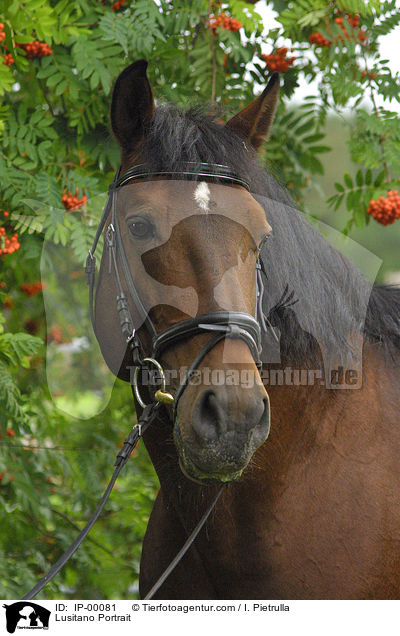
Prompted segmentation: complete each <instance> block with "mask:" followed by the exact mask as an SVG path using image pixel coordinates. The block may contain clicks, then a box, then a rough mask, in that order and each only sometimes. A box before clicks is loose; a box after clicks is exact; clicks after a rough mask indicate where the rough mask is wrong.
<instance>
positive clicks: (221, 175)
mask: <svg viewBox="0 0 400 636" xmlns="http://www.w3.org/2000/svg"><path fill="white" fill-rule="evenodd" d="M149 177H159V178H163V179H168V178H174V179H189V180H199V179H202V180H204V179H207V180H208V181H214V182H222V183H229V184H233V185H240V186H242V187H244V188H246V189H247V190H250V187H249V184H248V183H247V182H246V181H245V180H243V179H242V178H241V177H239V176H237V175H235V174H234V173H233V172H232V171H231V169H230V168H229V167H228V166H223V165H218V164H208V163H196V164H194V163H190V162H188V163H186V164H185V165H184V167H183V169H182V170H181V171H179V172H173V171H151V170H149V168H148V167H147V166H146V165H145V164H141V165H139V166H135V167H134V168H130V169H129V170H127V171H126V172H125V173H124V174H123V175H122V176H120V170H118V172H117V174H116V175H115V177H114V180H113V182H112V184H111V186H110V189H109V197H108V200H107V203H106V205H105V208H104V210H103V213H102V217H101V220H100V223H99V226H98V228H97V231H96V235H95V238H94V241H93V245H92V248H91V249H90V250H89V254H88V257H87V260H86V266H85V272H86V279H87V283H88V287H89V307H90V317H91V322H92V326H93V330H94V332H95V333H96V331H95V312H94V288H95V277H96V257H95V255H94V254H95V250H96V247H97V245H98V242H99V239H100V236H101V235H102V233H103V230H104V229H105V226H106V222H107V219H110V221H109V224H108V226H107V228H106V230H105V247H106V249H107V250H108V259H109V260H108V272H109V273H110V274H111V273H112V272H113V273H114V280H115V283H116V288H117V296H116V309H117V314H118V316H119V320H120V327H121V331H122V335H123V337H124V340H125V341H126V344H127V347H128V348H129V350H130V352H131V355H132V362H133V366H134V367H135V371H134V374H133V393H134V395H135V397H136V399H137V401H138V403H139V404H140V405H141V406H142V407H143V409H144V410H143V413H142V415H141V416H140V418H139V420H138V423H137V424H136V425H135V426H134V427H133V428H132V430H131V431H130V433H129V434H128V436H127V438H126V439H125V441H124V444H123V447H122V449H121V450H120V451H119V453H118V454H117V457H116V460H115V464H114V466H115V469H114V473H113V475H112V477H111V479H110V482H109V484H108V486H107V488H106V489H105V491H104V494H103V496H102V497H101V499H100V501H99V504H98V506H97V508H96V510H95V511H94V513H93V515H92V517H91V518H90V520H89V521H88V522H87V524H86V526H85V527H84V528H83V530H82V531H81V532H80V533H79V535H78V536H77V538H76V539H75V540H74V541H73V543H72V544H71V545H70V547H69V548H68V549H67V550H66V551H65V553H64V554H63V555H62V556H61V557H60V558H59V559H58V561H57V562H56V563H55V564H54V565H53V567H52V568H51V569H50V570H49V572H48V573H47V574H46V575H45V576H44V577H43V578H42V579H40V581H39V582H38V583H37V584H36V585H35V586H34V587H33V588H32V589H31V590H30V591H29V592H28V593H27V594H26V595H25V596H23V597H22V599H23V600H28V599H32V598H34V597H35V596H36V595H37V594H38V593H39V592H40V591H41V590H42V589H43V588H44V586H45V585H47V583H49V582H50V581H51V580H52V579H53V578H54V577H55V576H56V574H57V573H58V572H59V571H60V570H61V568H62V567H63V566H64V565H65V564H66V563H67V561H68V560H69V559H70V558H71V557H72V555H73V554H74V553H75V552H76V550H77V549H78V548H79V546H80V545H81V543H82V541H83V540H84V539H85V538H86V536H87V535H88V533H89V531H90V530H91V528H92V527H93V525H94V524H95V523H96V521H97V519H98V518H99V516H100V514H101V512H102V510H103V508H104V506H105V504H106V502H107V500H108V498H109V496H110V494H111V491H112V488H113V486H114V484H115V482H116V480H117V478H118V475H119V473H120V472H121V470H122V468H123V467H124V466H125V464H126V462H127V461H128V459H129V457H130V455H131V453H132V451H133V449H134V448H135V446H136V444H137V443H138V441H139V439H140V438H141V437H142V435H143V433H144V432H145V431H146V429H147V428H148V427H149V426H151V424H152V423H153V422H154V420H155V419H156V416H157V411H158V409H159V408H160V406H161V404H170V405H172V410H173V417H174V419H175V415H176V411H177V406H178V403H179V400H180V398H181V397H182V395H183V392H184V390H185V388H186V386H187V384H188V382H189V381H190V378H191V375H192V374H193V371H195V370H196V369H197V368H198V367H199V366H200V364H201V362H202V360H203V359H204V358H205V356H206V355H207V354H208V353H209V352H210V351H211V350H212V349H213V348H214V347H215V346H216V345H217V344H218V343H219V342H221V341H223V340H225V339H226V338H236V339H237V338H239V339H241V340H243V341H244V342H245V343H246V344H247V345H248V347H249V349H250V351H251V354H252V356H253V359H254V361H255V363H256V365H257V367H258V368H260V367H261V360H260V355H261V350H262V345H261V329H262V330H263V331H266V330H267V329H268V328H270V326H269V325H267V322H268V321H267V322H266V319H265V316H264V314H263V311H262V296H263V291H264V287H263V282H262V277H261V273H262V265H261V264H260V261H257V265H256V272H255V275H256V294H257V297H256V314H255V316H251V315H250V314H246V313H242V312H229V311H217V312H212V313H208V314H204V315H200V316H196V317H195V318H189V319H187V320H183V321H181V322H178V323H175V324H173V325H172V326H171V327H168V328H167V329H165V330H164V331H163V332H162V333H160V334H157V332H156V329H155V327H154V325H153V323H152V321H151V319H150V317H149V315H148V313H147V312H146V310H145V308H144V306H143V303H142V301H141V299H140V296H139V294H138V292H137V290H136V287H135V284H134V280H133V277H132V273H131V270H130V267H129V263H128V260H127V257H126V254H125V250H124V247H123V242H122V236H121V229H120V224H119V219H118V215H117V205H116V203H117V196H116V193H117V191H118V189H119V188H121V187H123V186H124V185H126V184H128V183H131V182H132V181H135V180H137V179H144V178H149ZM118 261H120V263H121V266H122V271H123V274H124V279H125V282H126V285H127V288H128V293H129V296H130V299H131V301H132V303H133V306H134V307H135V309H136V310H137V311H138V313H139V315H140V318H141V320H142V324H143V325H144V327H145V328H146V329H147V330H148V332H149V333H150V334H151V336H152V346H151V354H150V355H149V356H147V357H146V356H145V355H144V350H143V347H142V343H141V341H140V339H139V336H138V334H137V332H136V329H135V327H134V322H133V319H132V316H131V313H130V309H129V304H128V296H127V294H126V292H125V290H124V288H123V285H122V280H121V276H120V270H119V267H118ZM260 324H261V327H260ZM271 329H272V327H271ZM199 333H210V334H211V335H212V337H211V339H210V340H209V341H208V342H207V343H206V344H205V345H204V346H203V347H202V348H201V349H200V351H199V352H198V354H197V355H196V356H195V358H194V360H193V361H192V363H191V365H190V366H189V369H188V370H187V372H186V374H185V376H184V378H183V379H182V381H181V383H180V385H179V386H178V388H177V390H176V393H175V396H173V395H171V393H168V392H167V391H166V383H165V375H164V371H163V368H162V366H161V364H160V362H159V361H158V360H159V358H160V356H161V354H162V352H163V351H164V350H165V349H166V348H167V347H170V346H171V345H173V344H174V343H175V342H177V341H179V340H183V339H187V338H190V337H192V336H194V335H196V334H199ZM149 364H151V365H153V366H154V367H155V368H156V369H157V370H158V372H159V375H160V379H161V387H160V388H159V389H158V390H157V391H156V392H155V394H154V396H153V401H152V402H150V403H149V404H146V403H145V402H144V401H143V399H142V397H141V395H140V392H139V387H138V374H139V371H140V369H143V368H144V367H145V366H147V365H149ZM223 489H224V485H222V486H221V487H220V489H219V490H218V492H217V494H216V495H215V497H214V499H213V500H212V502H211V503H210V505H209V507H208V508H207V510H206V511H205V513H204V514H203V516H202V518H201V519H200V521H199V523H198V524H197V526H196V527H195V528H194V530H193V531H192V533H191V535H190V536H189V538H188V539H187V541H186V542H185V544H184V546H183V547H182V548H181V550H180V551H179V552H178V554H177V555H176V557H175V559H174V560H173V561H172V562H171V564H170V565H169V566H168V568H167V569H166V570H165V572H164V573H163V574H162V575H161V577H160V578H159V580H158V581H157V582H156V583H155V585H154V586H153V587H152V589H151V590H150V592H149V593H148V595H147V596H146V599H151V598H153V596H154V594H155V593H156V592H157V590H158V589H159V588H160V587H161V585H162V584H163V583H164V581H165V580H166V579H167V577H168V576H169V575H170V573H171V572H172V571H173V569H174V568H175V567H176V565H177V564H178V563H179V562H180V560H181V559H182V558H183V556H184V555H185V553H186V552H187V550H188V549H189V548H190V546H191V545H192V544H193V542H194V540H195V539H196V537H197V535H198V534H199V532H200V530H201V529H202V527H203V526H204V524H205V523H206V521H207V519H208V518H209V516H210V514H211V512H212V510H213V509H214V506H215V504H216V503H217V501H218V499H219V497H220V495H221V493H222V491H223Z"/></svg>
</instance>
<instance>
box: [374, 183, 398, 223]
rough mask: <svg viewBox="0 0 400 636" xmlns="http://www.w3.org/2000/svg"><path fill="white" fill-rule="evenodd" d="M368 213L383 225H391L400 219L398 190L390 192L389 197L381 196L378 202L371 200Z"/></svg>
mask: <svg viewBox="0 0 400 636" xmlns="http://www.w3.org/2000/svg"><path fill="white" fill-rule="evenodd" d="M367 213H368V214H370V215H371V216H373V217H374V219H375V221H378V223H382V225H390V224H391V223H394V222H395V220H396V219H400V195H399V192H398V190H389V191H388V193H387V196H381V197H379V199H377V200H376V201H374V200H371V201H370V202H369V206H368V209H367Z"/></svg>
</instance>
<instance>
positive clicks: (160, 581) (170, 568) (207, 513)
mask: <svg viewBox="0 0 400 636" xmlns="http://www.w3.org/2000/svg"><path fill="white" fill-rule="evenodd" d="M224 488H225V484H223V485H222V486H221V487H220V488H219V490H218V492H217V494H216V495H215V497H214V499H213V500H212V501H211V503H210V505H209V506H208V508H207V510H206V511H205V513H204V515H203V516H202V518H201V519H200V521H199V523H198V524H197V526H196V527H195V529H194V530H193V531H192V533H191V535H190V536H189V538H188V539H187V540H186V542H185V543H184V545H183V546H182V548H181V549H180V550H179V552H178V554H177V555H176V557H175V558H174V559H173V560H172V561H171V563H170V564H169V566H168V567H167V568H166V570H164V572H163V573H162V575H161V576H160V578H159V579H158V580H157V582H156V583H154V585H153V587H152V588H151V590H150V591H149V592H148V594H146V596H145V597H144V600H145V601H148V600H150V599H152V598H154V594H155V593H156V592H157V591H158V590H159V589H160V587H161V586H162V584H163V583H165V581H166V580H167V578H168V577H169V575H170V574H171V572H172V571H173V570H175V568H176V566H177V565H178V563H179V562H180V561H181V559H182V558H183V557H184V556H185V554H186V552H187V551H188V550H189V548H190V547H191V545H192V544H193V542H194V540H195V539H196V537H197V535H198V534H199V532H200V530H201V529H202V527H203V526H204V524H205V522H206V521H207V519H208V517H209V516H210V514H211V512H212V511H213V510H214V506H215V504H216V503H217V501H218V499H219V498H220V496H221V494H222V491H223V489H224Z"/></svg>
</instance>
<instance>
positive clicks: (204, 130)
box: [143, 105, 400, 361]
mask: <svg viewBox="0 0 400 636" xmlns="http://www.w3.org/2000/svg"><path fill="white" fill-rule="evenodd" d="M143 155H144V159H145V161H146V162H147V163H148V165H149V166H151V167H152V168H154V169H155V170H171V171H174V172H175V171H176V172H179V171H180V170H182V169H183V167H184V164H185V163H186V162H194V163H196V162H198V163H200V162H207V163H216V164H224V165H228V166H230V168H231V169H232V170H233V171H234V172H235V173H236V174H237V175H238V176H240V177H241V178H243V179H245V180H246V181H247V182H248V183H250V186H251V192H252V193H253V195H255V197H256V199H257V200H258V201H259V202H260V203H261V204H262V205H263V207H264V209H265V212H266V215H267V219H268V221H269V223H270V224H271V226H272V228H273V236H272V238H271V239H269V240H268V241H267V242H266V244H265V246H264V248H263V252H262V259H263V262H264V265H265V271H266V275H267V279H266V283H265V291H266V293H265V306H264V312H265V314H266V315H267V316H268V315H270V316H271V317H272V318H273V319H274V320H275V324H277V323H278V322H279V321H281V323H282V324H283V322H282V321H283V319H284V323H285V333H286V336H285V337H286V338H287V339H289V341H290V343H291V346H292V350H293V352H294V353H293V355H294V358H295V359H296V360H298V361H300V360H302V361H305V360H306V359H309V354H310V335H311V340H312V341H317V342H318V343H319V345H320V347H321V348H322V349H323V350H324V357H325V356H328V357H329V358H330V357H332V358H335V359H337V355H338V352H340V355H341V356H343V355H345V357H347V358H348V357H349V356H352V355H353V353H354V351H353V348H352V345H351V342H352V341H353V342H354V341H355V340H357V336H359V335H360V334H363V335H364V337H365V338H366V339H367V340H368V341H370V342H374V343H380V344H382V345H384V346H385V348H387V349H389V350H390V351H391V352H395V351H396V350H398V349H400V289H399V288H396V287H390V286H377V285H374V286H372V285H371V284H370V283H368V281H367V280H366V279H365V278H364V277H363V275H362V274H361V273H360V272H359V271H358V270H357V269H356V267H354V266H353V265H352V264H351V263H350V261H349V260H348V259H347V258H346V257H344V256H343V255H342V254H341V253H340V252H339V251H337V250H336V249H334V248H333V247H331V246H330V245H329V244H328V243H327V242H326V241H325V239H324V238H323V237H322V236H321V234H320V233H319V232H317V230H316V229H315V228H314V227H312V226H311V225H310V224H309V223H308V222H307V221H306V220H305V219H304V217H303V215H302V214H301V213H300V212H299V211H298V210H297V209H296V206H295V204H294V202H293V200H292V199H291V197H290V195H289V194H288V192H287V191H286V189H285V188H284V187H283V186H282V185H280V184H279V182H278V181H277V180H276V179H275V178H273V177H272V176H271V175H270V174H268V172H267V171H266V170H264V169H263V168H262V167H261V166H260V165H259V163H258V159H257V155H256V153H255V151H253V150H252V149H250V148H248V147H247V146H246V144H245V143H244V142H243V140H242V139H241V138H240V137H238V136H237V135H236V134H235V133H234V132H232V131H231V130H230V129H228V128H226V127H224V126H223V125H222V124H221V123H220V122H219V121H216V120H215V119H214V117H213V115H209V114H207V113H205V112H204V111H203V110H201V109H199V108H197V109H196V108H195V109H194V108H192V109H189V110H187V111H184V110H182V109H180V108H179V107H177V106H174V105H161V106H158V107H157V108H156V110H155V115H154V119H153V122H152V125H151V128H150V131H149V135H148V137H147V139H146V143H145V146H144V148H143ZM285 289H288V290H289V292H293V295H294V296H295V297H296V299H298V302H297V303H296V304H295V305H294V306H292V307H291V308H290V311H289V310H286V313H285V308H282V309H281V314H280V315H279V314H278V309H277V308H276V305H277V303H278V301H279V299H280V298H281V297H282V294H283V292H284V290H285ZM271 312H275V313H274V314H271ZM278 326H279V325H278ZM281 326H282V325H281ZM358 339H359V338H358Z"/></svg>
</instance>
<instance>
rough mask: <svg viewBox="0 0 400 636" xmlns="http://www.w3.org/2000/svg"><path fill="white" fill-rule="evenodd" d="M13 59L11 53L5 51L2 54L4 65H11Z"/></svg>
mask: <svg viewBox="0 0 400 636" xmlns="http://www.w3.org/2000/svg"><path fill="white" fill-rule="evenodd" d="M14 62H15V60H14V58H13V56H12V55H11V53H6V54H5V56H4V62H3V64H5V65H6V66H11V64H14Z"/></svg>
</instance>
